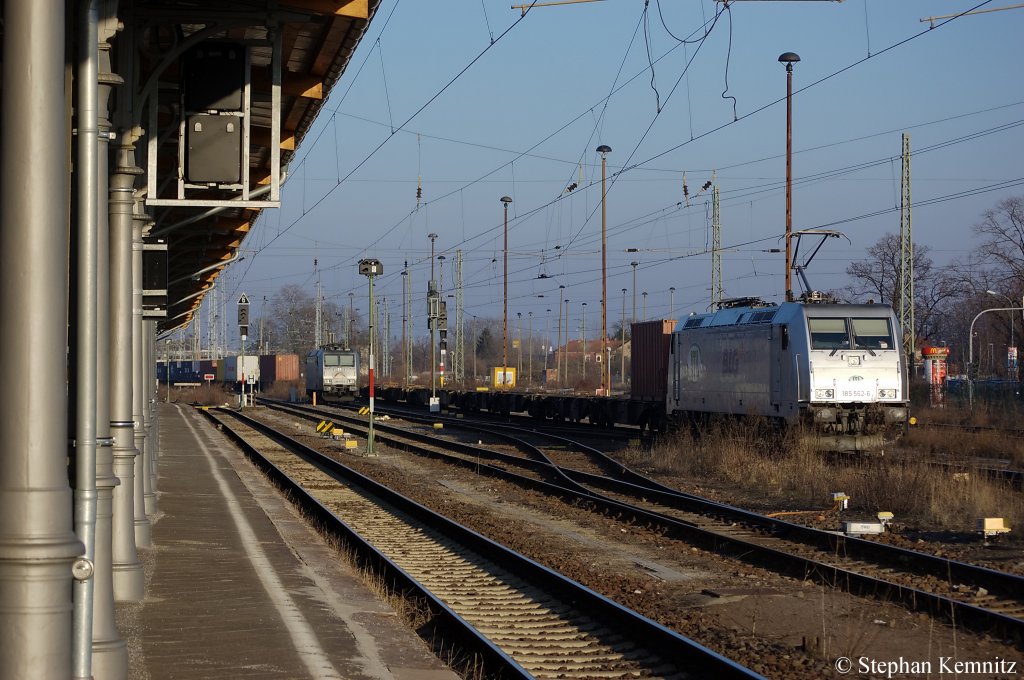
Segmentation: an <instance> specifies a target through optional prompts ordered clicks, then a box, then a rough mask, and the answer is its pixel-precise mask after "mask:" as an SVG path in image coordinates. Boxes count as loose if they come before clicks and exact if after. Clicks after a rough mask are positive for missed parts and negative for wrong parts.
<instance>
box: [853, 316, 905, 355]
mask: <svg viewBox="0 0 1024 680" xmlns="http://www.w3.org/2000/svg"><path fill="white" fill-rule="evenodd" d="M851 321H852V322H853V346H854V348H856V349H893V348H894V347H895V345H894V344H893V341H892V328H890V326H889V319H851Z"/></svg>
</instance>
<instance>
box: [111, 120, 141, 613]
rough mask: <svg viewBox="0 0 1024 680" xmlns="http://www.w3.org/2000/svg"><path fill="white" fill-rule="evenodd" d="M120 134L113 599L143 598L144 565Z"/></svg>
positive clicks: (128, 187) (126, 173)
mask: <svg viewBox="0 0 1024 680" xmlns="http://www.w3.org/2000/svg"><path fill="white" fill-rule="evenodd" d="M128 134H129V132H128V131H125V130H122V131H121V133H120V140H119V145H118V148H117V158H116V160H115V167H114V172H113V173H112V174H111V176H110V430H111V432H112V433H113V436H114V449H113V456H114V474H116V475H117V478H118V479H119V480H120V482H121V483H120V484H119V485H118V486H117V487H116V488H115V489H114V519H113V545H112V551H113V573H114V598H115V599H116V600H118V601H122V602H137V601H140V600H142V598H143V595H144V590H145V585H144V576H145V575H144V574H143V572H142V564H141V563H140V562H139V556H138V553H137V551H136V548H135V458H136V456H137V455H138V451H136V449H135V438H134V436H135V435H134V431H133V422H132V208H133V207H134V205H135V198H134V192H135V188H134V187H135V180H136V178H137V177H139V176H140V175H142V172H143V171H142V168H139V167H137V166H136V165H135V147H134V146H133V145H132V143H131V141H130V140H129V139H128V138H127V137H126V135H128Z"/></svg>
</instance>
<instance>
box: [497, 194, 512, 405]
mask: <svg viewBox="0 0 1024 680" xmlns="http://www.w3.org/2000/svg"><path fill="white" fill-rule="evenodd" d="M499 200H500V201H501V202H502V204H503V205H504V206H505V247H504V253H505V267H504V271H505V274H504V279H505V286H504V296H503V299H504V304H503V306H502V323H501V346H502V350H501V352H502V353H501V378H502V379H501V382H502V385H507V384H508V380H507V376H506V375H505V373H506V371H507V370H508V204H509V203H511V202H512V198H511V197H510V196H502V197H501V198H500V199H499Z"/></svg>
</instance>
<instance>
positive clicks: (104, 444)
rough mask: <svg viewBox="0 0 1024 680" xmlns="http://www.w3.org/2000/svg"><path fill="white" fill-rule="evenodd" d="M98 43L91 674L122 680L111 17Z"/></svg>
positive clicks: (114, 77) (113, 23) (124, 655)
mask: <svg viewBox="0 0 1024 680" xmlns="http://www.w3.org/2000/svg"><path fill="white" fill-rule="evenodd" d="M102 26H103V29H102V31H101V32H102V35H101V36H100V42H99V81H100V87H99V98H98V100H97V110H98V112H99V120H98V126H97V127H98V129H99V138H98V140H97V144H98V152H97V161H98V162H97V175H98V176H99V181H98V182H97V186H96V196H97V200H98V205H99V213H98V216H97V239H96V441H97V447H96V558H95V563H96V575H95V576H94V577H93V579H94V581H95V583H94V584H93V610H92V671H93V677H95V678H103V679H104V680H124V679H125V678H127V677H128V645H127V643H126V642H125V641H124V640H122V639H121V636H120V633H119V632H118V630H117V624H116V621H115V618H114V582H113V578H114V576H113V554H112V543H113V537H112V532H113V517H114V509H113V503H114V487H116V486H117V485H118V483H119V482H118V479H117V477H115V476H114V456H113V453H112V449H111V445H112V440H111V438H110V224H109V220H108V212H109V208H110V207H109V205H108V203H107V199H108V197H109V192H110V189H109V186H108V184H107V178H108V172H109V163H108V162H107V159H108V154H109V153H110V143H109V142H110V135H109V133H110V120H109V119H108V117H107V116H108V113H107V111H108V108H107V107H108V104H109V97H110V92H111V90H112V89H113V87H115V86H117V85H120V84H122V81H121V78H120V77H119V76H117V75H116V74H114V73H111V71H110V44H109V43H107V42H106V40H107V39H108V38H109V37H110V36H112V35H113V33H114V30H115V26H116V19H114V18H113V17H104V20H103V24H102Z"/></svg>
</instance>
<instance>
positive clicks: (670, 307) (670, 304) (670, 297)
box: [668, 286, 676, 319]
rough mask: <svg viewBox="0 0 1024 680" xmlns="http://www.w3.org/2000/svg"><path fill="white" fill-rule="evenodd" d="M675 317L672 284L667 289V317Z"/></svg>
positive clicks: (673, 288)
mask: <svg viewBox="0 0 1024 680" xmlns="http://www.w3.org/2000/svg"><path fill="white" fill-rule="evenodd" d="M675 317H676V287H675V286H672V287H670V288H669V289H668V318H670V319H674V318H675Z"/></svg>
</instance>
